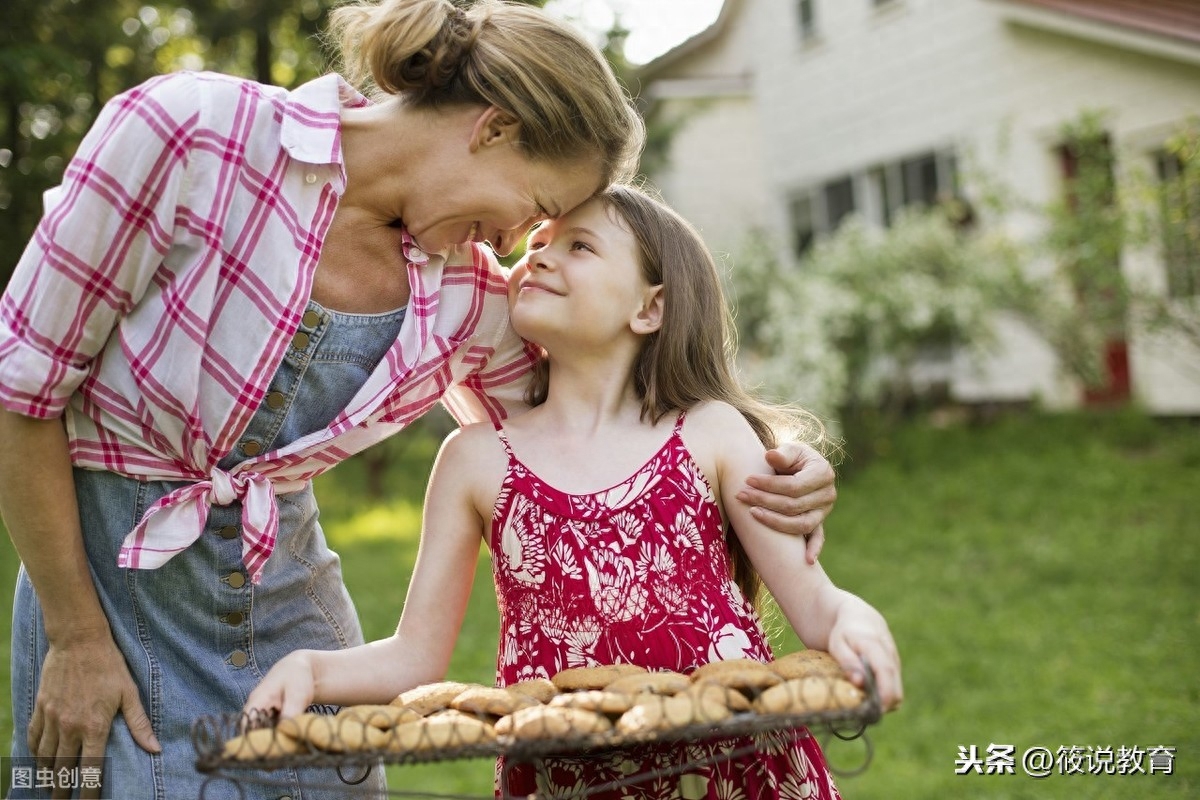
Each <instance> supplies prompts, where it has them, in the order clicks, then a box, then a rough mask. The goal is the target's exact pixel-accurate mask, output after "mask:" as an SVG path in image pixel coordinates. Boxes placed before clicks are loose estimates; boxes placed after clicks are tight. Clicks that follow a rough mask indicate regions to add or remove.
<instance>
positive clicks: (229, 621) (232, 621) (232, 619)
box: [221, 611, 245, 625]
mask: <svg viewBox="0 0 1200 800" xmlns="http://www.w3.org/2000/svg"><path fill="white" fill-rule="evenodd" d="M243 619H245V616H244V615H243V614H242V612H240V611H230V612H229V613H228V614H226V615H224V616H223V617H221V621H222V622H224V623H225V624H226V625H241V624H242V620H243Z"/></svg>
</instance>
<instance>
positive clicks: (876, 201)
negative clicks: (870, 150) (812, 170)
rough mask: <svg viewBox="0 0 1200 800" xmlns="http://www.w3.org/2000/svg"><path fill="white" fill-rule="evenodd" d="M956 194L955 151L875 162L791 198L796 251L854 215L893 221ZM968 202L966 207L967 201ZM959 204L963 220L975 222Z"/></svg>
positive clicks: (879, 221) (802, 251) (872, 220)
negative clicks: (908, 209) (910, 210)
mask: <svg viewBox="0 0 1200 800" xmlns="http://www.w3.org/2000/svg"><path fill="white" fill-rule="evenodd" d="M955 199H958V200H961V198H959V195H958V174H957V168H956V163H955V158H954V154H953V153H952V152H950V151H949V150H930V151H927V152H924V153H920V154H918V155H915V156H912V157H910V158H905V159H897V160H895V161H888V162H885V163H883V164H874V165H871V166H869V167H868V168H866V169H860V170H856V171H854V172H851V173H848V174H843V175H838V176H837V177H835V178H833V179H832V180H827V181H825V182H824V183H821V184H818V185H816V186H812V187H809V188H805V189H802V190H801V191H799V192H797V193H795V194H793V195H792V196H791V198H790V200H789V201H788V202H789V208H788V216H789V218H790V223H791V228H792V231H791V232H792V250H793V252H794V253H795V255H796V257H797V258H799V257H801V256H803V255H804V254H805V253H806V252H808V250H809V249H810V248H811V247H812V245H813V242H814V241H816V240H817V239H819V238H820V237H822V236H827V235H829V234H831V233H833V232H834V231H836V230H837V229H838V226H839V225H841V224H842V222H843V221H845V219H846V217H848V216H850V215H851V214H855V213H857V214H860V215H862V217H863V219H865V220H866V221H868V222H870V223H874V224H877V225H882V226H884V227H887V226H890V225H891V224H892V223H893V222H895V221H896V216H897V214H899V212H900V210H901V209H902V208H905V207H910V206H911V207H932V206H936V205H939V204H941V203H944V202H947V201H953V200H955ZM959 205H963V206H964V209H965V204H963V203H960V204H959ZM964 209H959V210H958V213H959V214H960V218H956V219H955V221H956V222H957V223H960V224H962V223H969V218H968V217H967V216H965V211H964Z"/></svg>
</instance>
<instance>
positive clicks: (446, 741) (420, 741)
mask: <svg viewBox="0 0 1200 800" xmlns="http://www.w3.org/2000/svg"><path fill="white" fill-rule="evenodd" d="M495 739H496V732H495V731H494V730H493V729H492V726H491V725H489V724H488V723H486V722H484V721H483V720H481V719H478V718H476V717H473V716H471V715H470V714H462V713H441V714H436V715H434V716H432V717H427V718H425V719H422V720H418V721H417V722H409V723H405V724H404V725H399V726H397V727H396V728H393V729H392V730H391V731H390V738H389V740H388V742H387V744H386V746H385V749H386V750H387V751H388V752H391V753H425V752H430V751H433V750H444V749H453V748H456V747H469V746H474V745H480V744H487V743H489V742H493V741H495Z"/></svg>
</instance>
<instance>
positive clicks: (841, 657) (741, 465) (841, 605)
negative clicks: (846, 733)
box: [684, 403, 903, 707]
mask: <svg viewBox="0 0 1200 800" xmlns="http://www.w3.org/2000/svg"><path fill="white" fill-rule="evenodd" d="M684 433H685V435H686V436H687V441H688V444H689V447H693V446H694V448H695V449H694V452H696V453H698V454H704V455H703V458H704V460H705V461H707V462H708V463H709V464H710V465H711V470H712V472H714V473H715V475H716V480H715V481H714V483H715V484H716V485H715V486H714V487H713V488H714V490H715V491H716V492H717V495H718V497H719V498H720V500H721V502H722V505H723V507H724V511H725V513H726V515H727V517H728V521H729V523H730V524H731V525H732V526H733V529H734V530H735V531H736V532H737V537H738V541H739V542H740V543H741V545H742V547H743V548H745V550H746V554H747V555H748V556H749V557H750V561H751V563H753V565H754V568H755V569H756V570H757V571H758V573H759V575H761V576H762V579H763V583H764V584H766V586H767V588H768V589H769V590H770V592H771V595H772V596H773V597H774V598H775V601H776V602H777V603H778V604H779V608H780V610H781V611H783V614H784V616H785V617H786V618H787V620H788V622H789V623H790V624H791V626H792V628H793V630H795V631H796V634H797V635H798V636H799V637H800V640H801V641H802V642H804V645H805V646H806V647H811V648H814V649H817V650H827V651H828V652H829V653H830V654H832V655H833V656H834V658H836V659H837V660H838V663H839V664H841V666H842V668H843V669H844V670H845V671H846V673H847V674H848V675H850V676H851V679H852V680H854V681H855V682H856V683H858V684H859V685H861V684H862V680H863V678H862V662H863V661H864V660H865V661H866V662H868V663H869V664H870V665H871V668H872V669H873V670H874V672H875V680H876V685H877V687H878V689H879V693H880V698H881V699H882V701H883V703H884V705H885V707H892V706H894V705H895V704H896V703H898V702H899V701H900V698H901V696H902V694H903V691H902V688H901V684H900V662H899V656H898V654H897V652H896V645H895V642H894V641H893V640H892V635H891V632H890V631H889V630H888V626H887V622H886V621H885V620H884V618H883V616H882V615H881V614H880V613H879V612H878V611H876V610H875V609H874V608H872V607H871V606H870V605H869V604H867V603H866V602H864V601H863V600H862V599H860V598H859V597H857V596H855V595H853V594H851V593H850V592H847V591H845V590H842V589H839V588H838V587H837V586H835V585H834V584H833V582H832V581H831V580H830V579H829V577H828V576H827V575H826V574H825V570H824V569H822V567H821V565H820V564H819V563H816V562H813V561H810V560H809V559H808V557H807V555H806V552H805V542H804V540H803V539H801V538H799V537H792V536H779V535H778V534H777V533H776V532H775V531H773V530H772V529H771V528H769V527H767V526H766V525H764V524H763V523H762V522H760V521H759V520H758V519H757V518H756V517H755V516H754V515H753V514H751V513H750V511H749V509H748V508H747V507H746V506H745V505H743V504H741V503H738V502H736V493H737V489H738V488H740V487H741V486H742V485H743V484H744V482H745V480H746V478H747V476H749V475H753V474H755V473H758V472H761V471H762V470H763V468H764V466H765V464H766V456H765V454H764V451H763V447H762V444H761V443H760V442H759V440H758V437H757V436H756V435H755V434H754V431H753V429H751V427H750V425H749V423H747V422H746V420H745V419H744V418H743V417H742V415H741V414H740V413H739V412H738V411H737V409H735V408H733V407H732V406H729V405H726V404H724V403H706V404H704V405H703V406H700V407H698V408H696V409H693V411H692V412H691V413H689V415H688V419H687V422H686V423H685V426H684ZM702 463H703V462H702Z"/></svg>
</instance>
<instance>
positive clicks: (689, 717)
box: [617, 694, 733, 734]
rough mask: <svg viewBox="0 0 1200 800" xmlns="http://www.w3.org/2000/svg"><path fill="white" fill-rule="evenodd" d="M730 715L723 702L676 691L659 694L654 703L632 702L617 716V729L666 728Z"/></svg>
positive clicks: (628, 731) (627, 731) (710, 721)
mask: <svg viewBox="0 0 1200 800" xmlns="http://www.w3.org/2000/svg"><path fill="white" fill-rule="evenodd" d="M732 715H733V712H732V711H730V710H729V707H728V706H726V705H724V704H723V703H719V702H715V701H711V700H709V699H706V698H705V697H702V696H701V697H696V696H692V695H688V694H678V695H675V696H674V697H661V698H659V702H657V703H654V702H651V703H643V704H640V705H636V706H634V707H633V708H631V709H629V710H628V711H626V712H625V713H624V714H622V715H621V718H620V719H619V720H617V730H618V731H619V732H621V733H625V734H639V733H650V732H661V731H669V730H672V729H676V728H684V727H687V726H689V725H711V724H715V723H718V722H722V721H724V720H726V719H729V717H730V716H732Z"/></svg>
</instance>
